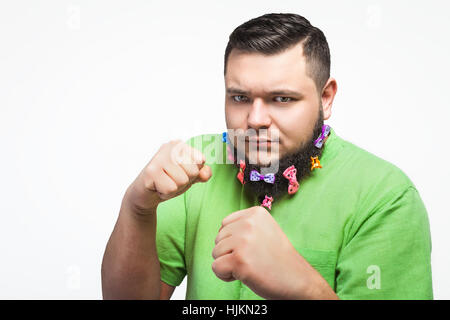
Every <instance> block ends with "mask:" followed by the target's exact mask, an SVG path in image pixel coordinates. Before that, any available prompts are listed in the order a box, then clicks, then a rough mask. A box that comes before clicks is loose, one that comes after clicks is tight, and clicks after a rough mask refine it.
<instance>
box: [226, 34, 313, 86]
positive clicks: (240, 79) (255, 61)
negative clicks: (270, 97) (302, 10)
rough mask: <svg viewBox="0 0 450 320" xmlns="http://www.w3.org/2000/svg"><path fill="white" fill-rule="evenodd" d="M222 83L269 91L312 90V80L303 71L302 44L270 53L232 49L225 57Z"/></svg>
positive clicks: (304, 65) (304, 61)
mask: <svg viewBox="0 0 450 320" xmlns="http://www.w3.org/2000/svg"><path fill="white" fill-rule="evenodd" d="M225 84H226V86H227V87H229V86H238V87H240V88H241V89H244V90H252V91H257V90H261V91H271V90H273V89H274V88H276V87H280V88H291V89H297V90H298V89H300V90H302V91H308V90H314V89H315V85H314V81H313V80H312V79H311V78H310V77H309V76H308V75H307V74H306V59H305V57H304V56H303V48H302V45H301V43H299V44H297V45H295V46H293V47H291V48H289V49H287V50H285V51H283V52H281V53H278V54H273V55H264V54H261V53H254V52H252V53H249V52H243V51H239V50H236V49H233V50H232V51H231V53H230V55H229V56H228V61H227V70H226V75H225Z"/></svg>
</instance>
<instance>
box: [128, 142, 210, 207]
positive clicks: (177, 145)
mask: <svg viewBox="0 0 450 320" xmlns="http://www.w3.org/2000/svg"><path fill="white" fill-rule="evenodd" d="M204 163H205V156H204V155H203V154H202V153H201V152H200V151H198V150H196V149H194V148H192V147H191V146H189V145H187V144H186V143H184V142H183V141H181V140H173V141H170V142H168V143H165V144H163V145H162V146H161V147H160V148H159V150H158V151H157V152H156V154H155V155H154V156H153V158H152V159H151V160H150V162H149V163H148V164H147V165H146V166H145V168H144V169H143V170H142V171H141V173H140V174H139V175H138V177H137V178H136V179H135V181H134V182H133V183H132V184H131V185H130V186H129V188H128V189H127V192H126V194H125V197H124V201H125V202H126V204H127V205H128V206H129V207H130V208H131V209H132V210H133V211H134V212H137V213H140V214H147V213H152V212H156V207H157V206H158V204H159V203H160V202H162V201H165V200H168V199H171V198H173V197H176V196H178V195H180V194H182V193H183V192H185V191H186V190H187V189H189V188H190V187H191V185H192V184H194V183H196V182H206V181H208V180H209V178H210V177H211V175H212V173H211V168H210V167H208V166H207V165H205V164H204Z"/></svg>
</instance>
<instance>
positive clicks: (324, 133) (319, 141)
mask: <svg viewBox="0 0 450 320" xmlns="http://www.w3.org/2000/svg"><path fill="white" fill-rule="evenodd" d="M330 130H331V127H330V126H329V125H327V124H324V125H323V126H322V133H321V134H320V136H319V137H318V138H317V139H316V140H315V141H314V145H315V146H316V147H317V148H319V149H320V148H322V146H323V143H324V142H325V140H326V138H327V137H328V135H329V134H330Z"/></svg>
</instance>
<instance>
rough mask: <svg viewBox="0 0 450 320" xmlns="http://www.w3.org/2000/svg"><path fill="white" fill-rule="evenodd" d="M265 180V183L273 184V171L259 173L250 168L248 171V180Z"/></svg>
mask: <svg viewBox="0 0 450 320" xmlns="http://www.w3.org/2000/svg"><path fill="white" fill-rule="evenodd" d="M261 180H262V181H265V182H267V183H271V184H274V183H275V174H274V173H268V174H260V173H259V172H258V171H256V170H252V171H251V172H250V181H261Z"/></svg>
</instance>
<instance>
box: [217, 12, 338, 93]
mask: <svg viewBox="0 0 450 320" xmlns="http://www.w3.org/2000/svg"><path fill="white" fill-rule="evenodd" d="M299 42H302V43H303V54H304V56H305V58H306V72H307V74H308V76H309V77H311V78H312V79H313V80H314V82H315V84H316V87H317V91H318V92H319V93H320V92H321V91H322V89H323V87H324V86H325V83H326V82H327V80H328V78H329V77H330V49H329V48H328V43H327V39H326V38H325V35H324V34H323V32H322V31H320V29H318V28H316V27H314V26H312V25H311V24H310V23H309V21H308V20H307V19H305V18H304V17H302V16H300V15H298V14H292V13H269V14H265V15H262V16H260V17H257V18H254V19H251V20H249V21H247V22H245V23H243V24H241V25H240V26H239V27H237V28H236V29H235V30H234V31H233V32H232V33H231V35H230V37H229V41H228V44H227V47H226V49H225V63H224V74H226V70H227V60H228V56H229V55H230V52H231V50H233V49H238V50H242V51H244V52H257V53H263V54H266V55H272V54H277V53H281V52H282V51H284V50H286V49H288V48H290V47H292V46H294V45H296V44H298V43H299Z"/></svg>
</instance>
